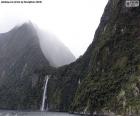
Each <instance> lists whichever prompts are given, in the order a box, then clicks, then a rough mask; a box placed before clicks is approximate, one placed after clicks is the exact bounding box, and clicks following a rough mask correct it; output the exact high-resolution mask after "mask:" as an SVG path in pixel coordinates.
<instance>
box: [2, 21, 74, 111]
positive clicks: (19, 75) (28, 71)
mask: <svg viewBox="0 0 140 116" xmlns="http://www.w3.org/2000/svg"><path fill="white" fill-rule="evenodd" d="M40 32H41V31H40ZM38 34H39V33H37V30H36V28H34V26H33V24H32V23H25V24H23V25H21V26H16V27H15V28H13V29H12V30H11V31H9V32H7V33H2V34H0V109H19V110H20V109H27V110H30V109H34V110H38V109H40V105H41V101H42V94H43V86H44V77H45V74H47V73H49V72H51V71H52V70H54V69H55V68H53V67H55V66H58V65H64V64H65V63H69V62H72V61H73V59H74V56H73V55H72V53H71V52H70V51H68V50H67V51H66V50H63V49H67V48H66V47H65V46H64V45H63V44H62V43H61V42H59V41H56V42H55V44H53V43H51V42H50V39H51V38H50V37H49V38H47V36H46V42H47V44H49V46H47V47H48V49H49V50H51V52H53V53H52V54H49V56H46V55H45V54H44V53H45V52H47V51H44V52H42V49H43V48H41V45H40V42H41V40H40V39H41V37H39V35H38ZM40 35H41V34H40ZM52 39H53V38H52ZM47 40H48V41H47ZM56 44H57V45H56ZM50 46H51V48H50ZM57 51H62V52H61V53H60V54H59V55H58V54H56V56H55V57H57V58H58V59H59V61H58V62H56V61H55V62H53V60H50V59H47V58H48V57H53V54H55V52H57ZM65 54H68V56H67V57H65ZM68 57H69V59H68V60H65V59H66V58H68ZM63 61H64V62H63ZM44 70H47V71H44ZM43 72H45V73H43ZM46 72H47V73H46Z"/></svg>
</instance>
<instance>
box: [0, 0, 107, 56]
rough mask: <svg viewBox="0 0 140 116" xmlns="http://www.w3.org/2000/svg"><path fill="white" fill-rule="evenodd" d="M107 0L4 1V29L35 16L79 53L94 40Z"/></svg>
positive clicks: (0, 20) (0, 23)
mask: <svg viewBox="0 0 140 116" xmlns="http://www.w3.org/2000/svg"><path fill="white" fill-rule="evenodd" d="M0 1H1V0H0ZM107 1H108V0H43V1H42V2H43V3H42V4H2V3H0V33H3V32H7V31H9V30H10V29H11V28H13V27H14V26H15V25H17V24H20V23H22V22H24V21H27V20H31V21H32V22H33V23H35V24H36V25H37V26H38V27H39V28H41V29H43V30H46V31H49V32H51V33H53V34H54V35H55V36H57V37H58V38H59V39H60V40H61V41H62V42H63V43H64V44H65V45H66V46H67V47H68V48H69V49H70V50H71V51H72V53H73V54H74V55H75V56H76V57H79V56H80V55H82V54H83V53H84V52H85V51H86V49H87V47H88V46H89V44H90V43H91V42H92V40H93V37H94V33H95V30H96V29H97V26H98V24H99V22H100V18H101V16H102V13H103V10H104V8H105V6H106V4H107Z"/></svg>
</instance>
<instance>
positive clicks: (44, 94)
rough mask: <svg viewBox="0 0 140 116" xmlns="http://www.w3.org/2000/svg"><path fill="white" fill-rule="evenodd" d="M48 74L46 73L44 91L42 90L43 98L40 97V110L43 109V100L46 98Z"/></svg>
mask: <svg viewBox="0 0 140 116" xmlns="http://www.w3.org/2000/svg"><path fill="white" fill-rule="evenodd" d="M48 80H49V76H48V75H47V76H46V77H45V86H44V92H43V98H42V104H41V109H40V110H41V111H44V110H45V100H46V99H47V96H46V94H47V84H48Z"/></svg>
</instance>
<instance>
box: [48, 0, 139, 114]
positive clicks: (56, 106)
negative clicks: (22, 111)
mask: <svg viewBox="0 0 140 116" xmlns="http://www.w3.org/2000/svg"><path fill="white" fill-rule="evenodd" d="M125 2H126V0H109V2H108V4H107V6H106V8H105V11H104V14H103V16H102V18H101V22H100V25H99V27H98V29H97V31H96V34H95V36H94V40H93V42H92V44H91V45H90V46H89V48H88V49H87V51H86V53H85V54H84V55H83V56H82V57H81V58H79V59H78V60H77V61H76V62H74V63H72V64H70V65H68V66H65V67H62V68H59V69H58V70H57V72H56V73H55V74H54V76H53V77H52V78H51V79H50V81H49V87H48V91H49V92H48V96H49V97H48V100H49V108H50V110H58V111H78V112H91V114H92V112H94V111H112V112H115V113H116V114H117V113H118V114H126V115H129V114H137V115H139V113H140V111H139V109H140V93H139V92H140V77H139V75H140V70H139V69H140V68H139V67H140V66H139V64H140V57H139V56H140V54H139V53H140V47H139V46H140V41H139V38H140V33H139V30H140V21H139V20H140V7H135V8H134V7H130V8H128V7H126V6H125Z"/></svg>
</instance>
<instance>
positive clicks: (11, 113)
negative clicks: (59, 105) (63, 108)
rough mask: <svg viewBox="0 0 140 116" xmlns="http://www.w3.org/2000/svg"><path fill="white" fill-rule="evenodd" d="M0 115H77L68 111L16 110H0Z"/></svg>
mask: <svg viewBox="0 0 140 116" xmlns="http://www.w3.org/2000/svg"><path fill="white" fill-rule="evenodd" d="M0 116H78V115H73V114H68V113H58V112H18V111H0Z"/></svg>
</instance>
